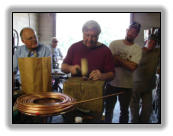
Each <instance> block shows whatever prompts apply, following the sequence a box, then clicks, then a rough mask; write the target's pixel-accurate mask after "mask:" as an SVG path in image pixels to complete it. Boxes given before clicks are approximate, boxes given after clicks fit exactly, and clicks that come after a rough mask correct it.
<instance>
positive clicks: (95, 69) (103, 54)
mask: <svg viewBox="0 0 173 136" xmlns="http://www.w3.org/2000/svg"><path fill="white" fill-rule="evenodd" d="M82 31H83V40H82V41H79V42H77V43H74V44H73V45H72V46H71V47H70V48H69V50H68V53H67V56H66V57H65V59H64V61H63V63H62V67H61V69H62V71H64V72H66V73H71V74H72V76H75V75H77V73H78V70H79V71H80V70H81V59H82V58H85V59H87V62H88V77H89V78H90V79H92V80H111V79H113V77H114V61H113V56H112V53H111V51H110V49H109V48H108V47H107V46H105V45H104V44H102V43H99V42H98V38H99V34H100V32H101V28H100V26H99V24H98V23H97V22H96V21H93V20H91V21H88V22H86V23H85V24H84V26H83V28H82ZM77 69H78V70H77Z"/></svg>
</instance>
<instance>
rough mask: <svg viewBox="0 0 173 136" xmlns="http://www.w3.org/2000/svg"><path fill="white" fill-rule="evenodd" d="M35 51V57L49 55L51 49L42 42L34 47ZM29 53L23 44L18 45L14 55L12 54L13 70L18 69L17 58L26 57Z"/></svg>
mask: <svg viewBox="0 0 173 136" xmlns="http://www.w3.org/2000/svg"><path fill="white" fill-rule="evenodd" d="M36 51H37V57H49V56H51V51H50V49H49V48H48V47H47V46H45V45H42V44H38V47H37V49H36ZM28 54H29V49H28V48H27V47H26V46H25V45H22V46H19V47H18V48H17V49H16V51H15V53H14V55H13V72H15V73H16V72H17V71H18V58H23V57H28Z"/></svg>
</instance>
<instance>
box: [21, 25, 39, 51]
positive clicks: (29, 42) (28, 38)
mask: <svg viewBox="0 0 173 136" xmlns="http://www.w3.org/2000/svg"><path fill="white" fill-rule="evenodd" d="M20 36H21V40H22V42H23V43H24V44H25V45H26V47H27V48H29V49H33V48H36V47H37V46H38V45H37V44H38V39H37V36H36V33H35V31H34V30H33V29H32V28H30V27H26V28H23V29H22V30H21V32H20Z"/></svg>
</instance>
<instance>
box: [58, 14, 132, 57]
mask: <svg viewBox="0 0 173 136" xmlns="http://www.w3.org/2000/svg"><path fill="white" fill-rule="evenodd" d="M56 17H57V20H56V22H57V23H56V29H57V30H56V34H57V38H58V40H59V44H58V47H59V48H60V49H61V51H62V53H63V56H66V53H67V50H68V48H69V47H70V46H71V45H72V44H73V43H76V42H78V41H80V40H82V36H83V35H82V26H83V24H84V23H85V22H87V21H88V20H95V21H97V22H98V23H99V24H100V27H101V34H100V36H99V40H98V41H99V42H102V43H104V44H105V45H107V46H109V44H110V42H111V41H113V40H117V39H123V38H125V33H126V29H127V28H128V26H129V24H130V13H57V15H56Z"/></svg>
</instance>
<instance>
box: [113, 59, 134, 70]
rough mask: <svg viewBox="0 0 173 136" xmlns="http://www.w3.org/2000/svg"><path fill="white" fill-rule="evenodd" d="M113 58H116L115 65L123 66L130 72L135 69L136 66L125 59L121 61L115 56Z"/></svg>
mask: <svg viewBox="0 0 173 136" xmlns="http://www.w3.org/2000/svg"><path fill="white" fill-rule="evenodd" d="M115 58H116V62H117V63H116V64H117V65H118V66H123V67H125V68H126V69H128V70H130V71H134V70H135V69H136V68H137V64H136V63H134V62H132V61H129V60H127V59H123V58H121V57H119V56H115Z"/></svg>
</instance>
